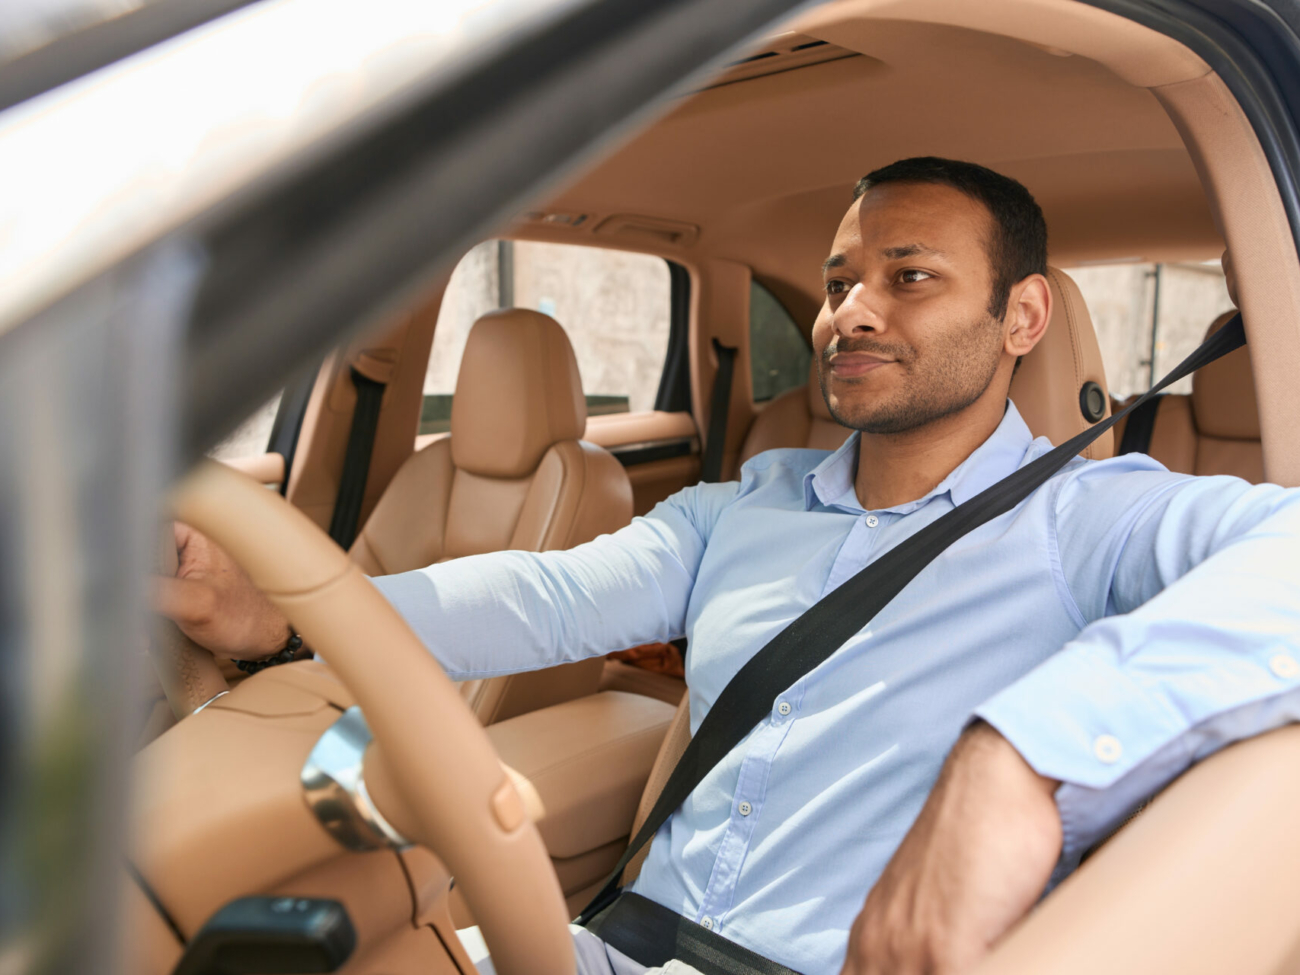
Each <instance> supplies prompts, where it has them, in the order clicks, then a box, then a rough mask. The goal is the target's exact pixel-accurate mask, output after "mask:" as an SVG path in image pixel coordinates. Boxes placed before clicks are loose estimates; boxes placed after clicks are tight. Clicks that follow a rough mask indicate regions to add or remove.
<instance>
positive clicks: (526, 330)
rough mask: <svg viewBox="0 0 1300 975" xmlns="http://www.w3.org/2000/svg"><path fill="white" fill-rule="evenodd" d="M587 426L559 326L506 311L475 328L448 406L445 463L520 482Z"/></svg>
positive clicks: (528, 313) (583, 403) (533, 314)
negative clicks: (448, 448) (447, 458)
mask: <svg viewBox="0 0 1300 975" xmlns="http://www.w3.org/2000/svg"><path fill="white" fill-rule="evenodd" d="M586 426H587V401H586V400H585V399H584V398H583V395H582V378H581V377H580V376H579V375H578V361H577V360H576V359H575V358H574V357H573V347H572V346H571V345H569V337H568V336H567V335H565V334H564V329H562V328H561V327H560V324H559V322H557V321H556V320H555V319H553V318H551V317H550V316H549V315H543V314H542V313H541V312H537V311H529V310H528V309H525V308H507V309H504V310H502V311H494V312H489V313H488V314H486V315H484V316H483V317H482V318H480V319H479V320H478V321H477V322H475V323H474V327H473V328H472V329H470V333H469V339H468V340H467V341H466V342H465V355H464V357H462V359H461V360H460V374H459V375H458V376H457V378H456V395H455V396H454V397H453V398H452V401H451V459H452V462H453V463H454V464H455V465H456V466H457V467H459V468H463V469H464V470H467V471H469V472H471V473H473V474H480V475H483V476H485V477H525V476H527V475H528V474H531V473H532V472H533V471H534V470H536V469H537V465H538V463H539V462H540V461H541V459H542V455H543V454H545V453H546V451H547V450H548V449H549V448H550V447H551V445H552V444H555V443H559V442H560V441H562V440H578V439H580V438H581V437H582V434H583V432H584V431H585V429H586Z"/></svg>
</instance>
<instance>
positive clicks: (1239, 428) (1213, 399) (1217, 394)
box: [1192, 308, 1259, 440]
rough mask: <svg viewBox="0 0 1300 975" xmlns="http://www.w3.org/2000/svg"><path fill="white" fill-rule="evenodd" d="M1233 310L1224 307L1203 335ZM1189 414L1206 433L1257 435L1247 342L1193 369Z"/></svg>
mask: <svg viewBox="0 0 1300 975" xmlns="http://www.w3.org/2000/svg"><path fill="white" fill-rule="evenodd" d="M1235 314H1237V310H1236V309H1235V308H1234V309H1233V310H1232V311H1225V312H1224V313H1223V314H1222V315H1220V316H1219V317H1218V318H1216V319H1215V320H1214V321H1213V322H1212V323H1211V324H1210V329H1209V331H1207V332H1206V333H1205V337H1206V338H1209V337H1210V336H1211V335H1213V334H1214V333H1215V332H1217V331H1218V330H1219V329H1221V328H1223V326H1224V325H1226V324H1227V323H1228V320H1229V319H1230V318H1232V316H1233V315H1235ZM1192 416H1193V417H1194V418H1195V420H1196V429H1197V431H1198V432H1199V433H1202V434H1204V435H1205V436H1207V437H1218V438H1220V439H1222V440H1258V439H1259V407H1258V406H1257V405H1256V404H1255V377H1254V375H1252V373H1251V371H1250V347H1249V346H1247V347H1246V348H1241V349H1237V350H1236V351H1234V352H1229V353H1228V354H1227V355H1225V356H1224V357H1223V358H1222V359H1219V360H1218V361H1217V362H1212V363H1210V364H1209V365H1208V366H1202V367H1201V368H1200V369H1199V370H1197V371H1196V372H1194V373H1192Z"/></svg>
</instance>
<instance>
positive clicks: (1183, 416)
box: [1147, 310, 1264, 484]
mask: <svg viewBox="0 0 1300 975" xmlns="http://www.w3.org/2000/svg"><path fill="white" fill-rule="evenodd" d="M1235 314H1236V311H1235V310H1233V311H1227V312H1224V313H1223V314H1222V315H1220V316H1219V317H1218V318H1216V319H1215V320H1214V322H1213V323H1212V324H1211V325H1210V328H1209V330H1208V331H1207V332H1206V336H1207V337H1208V336H1210V335H1213V334H1214V333H1215V332H1217V331H1218V330H1219V329H1220V328H1222V327H1223V326H1224V324H1226V323H1227V321H1228V320H1229V319H1230V318H1232V316H1233V315H1235ZM1147 452H1148V453H1149V454H1150V455H1151V456H1152V457H1154V458H1155V459H1156V460H1158V461H1160V463H1162V464H1164V465H1165V466H1166V467H1168V468H1169V469H1170V470H1171V471H1177V472H1179V473H1181V474H1201V475H1208V474H1233V475H1235V476H1237V477H1240V478H1244V479H1245V480H1247V481H1250V482H1252V483H1254V484H1259V483H1260V482H1261V481H1263V480H1264V450H1263V447H1262V445H1261V444H1260V435H1259V408H1258V406H1257V405H1256V401H1255V379H1254V376H1253V375H1252V374H1251V368H1250V349H1249V347H1247V348H1243V349H1238V350H1237V351H1235V352H1230V353H1228V355H1226V356H1224V357H1223V358H1222V359H1220V360H1219V361H1218V362H1213V363H1211V364H1210V365H1208V366H1205V367H1203V368H1202V369H1200V370H1198V371H1197V372H1195V373H1193V374H1192V394H1191V395H1190V396H1164V397H1161V399H1160V405H1159V407H1158V408H1157V410H1156V418H1155V424H1154V426H1153V427H1152V430H1151V446H1150V448H1149V449H1148V451H1147Z"/></svg>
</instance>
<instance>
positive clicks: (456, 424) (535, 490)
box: [349, 308, 632, 724]
mask: <svg viewBox="0 0 1300 975" xmlns="http://www.w3.org/2000/svg"><path fill="white" fill-rule="evenodd" d="M586 425H587V406H586V399H585V398H584V396H583V392H582V380H581V377H580V376H579V374H578V362H577V360H576V359H575V358H574V355H573V348H572V346H570V345H569V338H568V336H567V335H565V334H564V329H562V328H561V327H560V325H559V323H558V322H556V321H555V319H553V318H551V317H550V316H548V315H543V314H542V313H541V312H536V311H529V310H527V309H522V308H510V309H506V310H503V311H495V312H491V313H489V314H487V315H484V316H483V317H482V318H480V319H479V320H478V321H477V322H475V323H474V327H473V328H472V329H471V330H470V334H469V338H468V340H467V341H466V343H465V354H464V357H463V358H462V359H461V363H460V372H459V374H458V376H457V380H456V395H455V398H454V399H453V400H452V409H451V436H450V437H444V438H442V439H440V440H436V441H434V442H433V443H431V444H429V446H427V447H425V448H424V449H423V450H420V451H418V452H417V453H415V454H413V455H412V456H411V457H410V458H408V459H407V461H406V463H404V464H403V465H402V466H401V467H400V468H399V469H398V471H397V474H396V475H395V476H394V477H393V479H392V481H391V482H390V483H389V485H388V487H387V489H386V490H385V491H384V494H383V496H382V497H381V498H380V499H379V503H378V504H376V505H375V509H374V511H373V512H372V513H371V515H370V517H369V518H368V519H367V520H366V523H365V524H364V525H363V526H362V528H361V531H360V532H359V533H358V534H357V539H356V542H355V543H353V545H352V549H351V552H350V553H349V554H350V555H351V557H352V560H353V561H354V562H356V563H357V564H358V565H360V566H361V568H362V569H363V570H364V571H365V572H366V573H367V574H368V575H386V574H390V573H395V572H406V571H409V570H412V569H419V568H423V567H424V566H426V565H431V564H432V563H434V562H446V561H448V560H449V559H455V558H460V557H461V556H464V555H478V554H481V553H484V552H497V551H502V550H506V549H515V550H524V551H530V552H543V551H546V550H548V549H566V548H572V547H573V546H575V545H578V544H580V543H582V542H587V541H590V540H591V539H593V538H595V537H596V536H597V535H602V534H605V533H607V532H612V531H616V530H617V529H619V528H622V527H623V526H624V525H626V524H628V523H629V522H630V521H631V520H632V485H631V483H630V482H629V481H628V477H627V473H626V472H625V471H624V469H623V465H622V464H620V463H619V462H618V461H617V460H616V459H615V458H614V456H613V455H612V454H610V453H609V452H608V451H606V450H604V449H603V448H601V447H597V446H596V445H594V444H590V443H587V442H585V441H584V440H582V439H581V437H582V435H583V432H584V431H585V429H586ZM603 666H604V659H603V658H599V657H598V658H595V659H594V660H585V661H581V662H579V663H575V664H566V665H564V666H561V667H553V668H550V669H547V670H539V671H532V672H530V673H526V674H512V675H510V676H507V677H493V678H489V679H486V680H474V681H466V682H464V683H463V684H462V685H461V688H462V691H463V693H464V695H465V697H466V698H467V699H468V700H469V702H470V705H471V707H473V709H474V711H475V713H476V714H477V715H478V716H479V719H480V720H481V721H482V722H483V723H484V724H492V723H493V722H495V721H503V720H505V719H506V718H511V717H514V716H515V715H519V714H525V713H527V712H529V711H533V710H536V709H537V708H543V707H549V706H550V705H552V704H559V703H561V702H563V701H568V700H571V699H573V698H575V697H582V696H584V695H586V694H592V693H595V692H596V690H597V689H598V684H599V682H600V675H601V671H602V668H603Z"/></svg>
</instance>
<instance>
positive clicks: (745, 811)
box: [739, 802, 754, 816]
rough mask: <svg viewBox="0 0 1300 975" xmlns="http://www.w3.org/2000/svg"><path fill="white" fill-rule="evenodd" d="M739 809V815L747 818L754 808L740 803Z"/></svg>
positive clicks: (745, 803)
mask: <svg viewBox="0 0 1300 975" xmlns="http://www.w3.org/2000/svg"><path fill="white" fill-rule="evenodd" d="M739 808H740V814H741V815H742V816H748V815H749V814H750V813H752V812H753V811H754V807H753V806H751V805H750V804H749V803H747V802H742V803H741V804H740V807H739Z"/></svg>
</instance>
